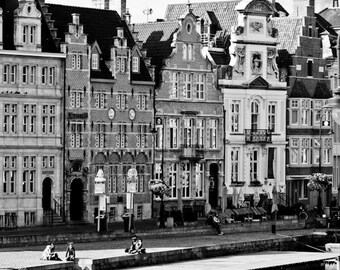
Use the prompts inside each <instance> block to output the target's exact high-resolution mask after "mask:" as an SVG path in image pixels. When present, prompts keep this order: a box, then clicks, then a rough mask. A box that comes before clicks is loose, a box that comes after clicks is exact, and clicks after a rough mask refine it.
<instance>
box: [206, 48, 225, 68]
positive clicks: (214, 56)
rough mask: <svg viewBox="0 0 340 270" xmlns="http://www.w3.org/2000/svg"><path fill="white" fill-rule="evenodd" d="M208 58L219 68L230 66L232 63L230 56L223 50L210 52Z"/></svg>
mask: <svg viewBox="0 0 340 270" xmlns="http://www.w3.org/2000/svg"><path fill="white" fill-rule="evenodd" d="M210 57H211V59H210ZM208 58H209V59H210V60H212V61H213V62H214V63H215V65H217V66H222V65H229V61H230V55H229V54H226V52H225V51H222V50H221V51H212V50H208Z"/></svg>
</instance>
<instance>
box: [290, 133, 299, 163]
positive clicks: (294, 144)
mask: <svg viewBox="0 0 340 270" xmlns="http://www.w3.org/2000/svg"><path fill="white" fill-rule="evenodd" d="M299 146H300V144H299V139H291V140H290V164H298V163H299V151H300V149H299Z"/></svg>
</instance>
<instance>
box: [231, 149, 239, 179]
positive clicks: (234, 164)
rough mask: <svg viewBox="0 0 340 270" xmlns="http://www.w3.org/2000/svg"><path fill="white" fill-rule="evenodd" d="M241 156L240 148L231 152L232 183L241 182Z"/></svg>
mask: <svg viewBox="0 0 340 270" xmlns="http://www.w3.org/2000/svg"><path fill="white" fill-rule="evenodd" d="M239 155H240V149H239V148H232V150H231V152H230V160H231V182H232V183H237V182H238V181H239V174H240V173H239V167H240V164H239V162H240V161H239Z"/></svg>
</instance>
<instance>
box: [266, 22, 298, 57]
mask: <svg viewBox="0 0 340 270" xmlns="http://www.w3.org/2000/svg"><path fill="white" fill-rule="evenodd" d="M272 21H273V26H274V27H275V28H277V29H278V34H279V35H278V38H277V42H278V45H277V49H278V50H287V51H288V52H289V53H290V54H295V50H296V49H297V47H298V46H299V37H300V36H301V35H302V28H303V26H304V20H303V18H300V17H278V18H273V20H272Z"/></svg>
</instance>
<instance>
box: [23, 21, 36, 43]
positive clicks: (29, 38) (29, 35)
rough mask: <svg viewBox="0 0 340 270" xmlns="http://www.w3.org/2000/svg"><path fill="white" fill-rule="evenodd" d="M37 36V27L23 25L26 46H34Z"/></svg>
mask: <svg viewBox="0 0 340 270" xmlns="http://www.w3.org/2000/svg"><path fill="white" fill-rule="evenodd" d="M35 35H36V27H35V26H30V25H23V27H22V42H23V43H24V44H34V43H35Z"/></svg>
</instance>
